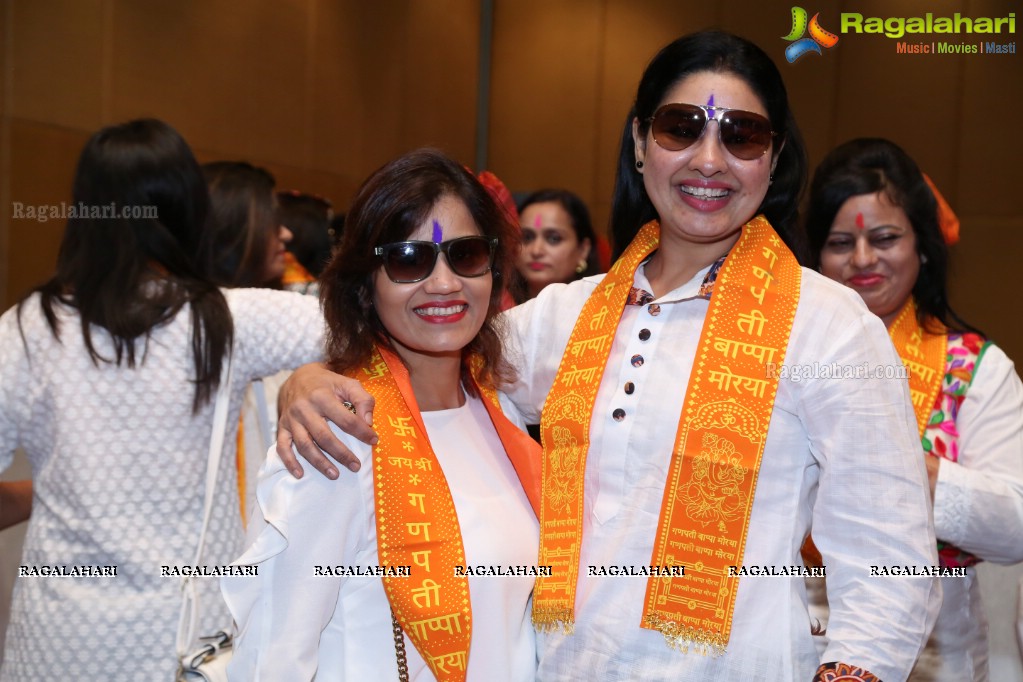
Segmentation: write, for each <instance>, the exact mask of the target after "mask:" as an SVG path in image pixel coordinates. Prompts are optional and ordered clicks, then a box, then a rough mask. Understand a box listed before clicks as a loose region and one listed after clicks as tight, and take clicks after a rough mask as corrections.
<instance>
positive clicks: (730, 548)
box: [533, 216, 801, 653]
mask: <svg viewBox="0 0 1023 682" xmlns="http://www.w3.org/2000/svg"><path fill="white" fill-rule="evenodd" d="M659 239H660V226H659V225H658V223H657V222H656V221H653V222H650V223H648V224H646V225H644V226H643V227H642V228H641V229H640V231H639V233H638V234H637V235H636V238H635V239H633V241H632V243H631V244H630V245H629V247H628V249H626V251H625V253H624V254H623V255H622V257H621V258H620V259H619V260H618V262H617V263H615V265H614V266H613V267H612V268H611V271H610V272H609V273H608V275H607V277H605V278H604V280H603V281H602V282H601V283H600V284H598V285H597V288H596V290H595V291H594V292H593V293H592V294H591V295H590V298H589V299H588V300H587V301H586V304H585V305H584V307H583V310H582V312H581V313H580V315H579V320H578V322H577V323H576V326H575V329H573V331H572V335H571V337H570V338H569V341H568V346H567V348H566V350H565V354H564V356H563V357H562V359H561V366H560V367H559V369H558V374H557V377H556V378H555V381H554V387H553V388H552V390H551V393H550V395H549V396H548V398H547V402H546V404H545V405H544V410H543V417H542V419H541V430H542V434H543V443H544V460H543V504H542V507H541V515H540V561H539V563H540V564H541V565H550V566H552V574H551V576H550V577H542V578H539V579H538V580H537V585H536V588H535V590H534V593H533V622H534V624H535V625H536V627H537V628H539V629H540V630H551V629H556V628H562V629H563V630H564V631H565V632H569V633H570V632H571V631H572V626H573V622H574V617H575V616H574V610H575V598H576V584H577V581H578V574H579V557H580V550H581V545H582V529H583V489H584V486H583V478H584V475H585V471H586V456H587V454H588V452H589V448H590V441H589V438H590V420H591V418H592V412H593V409H594V405H595V403H596V397H597V392H598V390H599V387H600V383H601V379H602V377H603V373H604V369H605V366H606V365H607V362H608V358H609V355H610V352H611V346H612V343H613V340H614V337H615V333H616V331H617V328H618V324H619V321H620V319H621V315H622V312H623V310H624V307H625V303H626V299H627V297H628V294H629V291H630V290H631V288H632V284H633V281H634V279H635V273H636V270H637V269H638V268H639V266H640V264H641V263H642V262H643V261H644V260H645V259H646V257H647V256H649V255H650V254H651V253H652V252H653V251H654V250H655V249H656V248H657V246H658V243H659ZM800 278H801V271H800V268H799V264H798V263H797V262H796V259H795V257H794V256H793V255H792V253H791V252H790V251H789V250H788V248H787V247H786V246H785V245H784V243H783V242H782V241H781V239H780V238H779V237H778V235H777V233H775V231H774V229H773V228H772V227H771V226H770V224H768V222H767V220H766V219H764V217H763V216H757V217H756V218H754V219H753V220H751V221H750V222H749V223H747V224H746V225H745V226H744V227H743V230H742V234H741V236H740V237H739V241H738V242H737V243H736V245H735V246H734V247H733V248H732V250H731V251H730V252H729V254H728V257H727V258H726V259H725V262H724V265H723V266H722V268H721V271H720V273H719V274H718V278H717V281H716V283H715V285H714V293H713V295H712V296H711V299H710V308H709V310H708V311H707V317H706V319H705V320H704V324H703V331H702V332H701V336H700V340H699V344H698V346H697V352H696V357H695V358H694V367H693V371H692V375H691V376H690V379H689V386H688V387H687V389H686V399H685V403H684V406H683V409H682V414H681V416H680V418H679V423H678V430H677V435H676V438H675V443H674V448H673V451H672V458H671V466H670V469H669V473H668V480H667V481H666V484H665V489H664V499H663V501H662V505H661V514H660V520H659V523H658V528H657V534H656V536H655V537H654V543H653V544H654V550H653V555H652V557H651V560H650V563H651V565H652V566H658V567H660V566H668V567H670V566H684V567H685V575H684V576H682V577H667V578H665V577H651V578H649V579H648V581H647V593H646V599H645V604H644V609H643V620H642V623H641V624H640V625H641V627H644V628H649V629H654V630H658V631H660V632H661V633H663V634H664V636H665V639H666V640H667V641H668V643H669V645H671V646H673V647H678V648H682V649H684V650H688V646H689V645H690V644H694V645H696V646H698V647H701V650H706V649H707V648H709V649H711V650H712V651H713V652H715V653H721V652H723V651H724V648H725V646H726V645H727V643H728V638H729V634H730V632H731V623H732V613H733V611H734V609H735V598H736V593H737V587H738V583H737V579H736V578H730V577H728V566H730V565H741V564H742V557H743V551H744V548H745V543H746V532H747V529H748V527H749V518H750V513H751V510H752V504H751V503H752V501H753V496H754V493H755V487H756V480H757V474H758V471H759V464H760V458H761V456H762V455H763V451H764V443H765V441H766V438H767V430H768V427H769V426H770V422H771V413H772V411H773V408H774V398H775V393H776V391H777V386H778V377H779V373H777V372H771V371H769V365H772V366H780V365H781V364H783V363H784V360H785V353H786V349H787V347H788V339H789V334H790V333H791V331H792V321H793V319H794V317H795V312H796V306H797V304H798V301H799V284H800Z"/></svg>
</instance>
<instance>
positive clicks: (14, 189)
mask: <svg viewBox="0 0 1023 682" xmlns="http://www.w3.org/2000/svg"><path fill="white" fill-rule="evenodd" d="M804 4H805V3H804ZM790 6H791V5H790V3H787V2H786V3H781V2H777V3H761V2H755V1H753V0H750V1H749V2H740V1H736V0H733V1H731V2H680V1H679V0H494V28H493V30H494V34H493V35H494V37H493V65H492V70H491V74H490V75H491V97H490V101H489V112H490V115H489V133H490V134H489V145H488V148H487V149H486V150H484V151H485V153H486V154H487V158H488V160H489V162H488V166H489V168H490V169H491V170H493V171H495V172H496V173H498V175H500V176H501V177H502V178H503V179H504V180H505V181H506V182H507V183H508V185H509V186H510V187H511V188H512V189H513V190H528V189H534V188H537V187H540V186H545V185H560V186H565V187H568V188H570V189H572V190H574V191H576V192H577V193H579V194H580V195H581V196H582V197H583V198H584V199H586V200H587V202H589V204H590V206H591V208H592V210H593V212H594V215H595V218H596V221H597V223H598V225H600V226H602V225H604V224H605V223H606V219H607V215H608V209H609V198H610V192H611V186H612V182H613V173H614V161H615V157H616V153H617V146H618V139H619V135H620V132H621V126H622V123H623V121H624V114H625V112H626V111H627V109H628V106H629V103H630V99H631V96H632V94H633V89H634V87H635V83H636V80H637V78H638V76H639V74H640V72H641V71H642V69H643V67H644V65H645V64H646V62H647V61H648V60H649V59H650V57H651V56H652V55H653V53H654V52H655V51H656V49H657V48H658V47H659V46H660V45H662V44H664V43H666V42H668V41H669V40H671V39H673V38H674V37H676V36H677V35H679V34H681V33H684V32H688V31H691V30H695V29H700V28H705V27H711V26H719V27H722V28H726V29H728V30H732V31H735V32H737V33H740V34H742V35H745V36H748V37H750V38H751V39H753V40H754V41H756V42H758V43H759V44H760V45H761V46H763V47H764V48H765V49H766V50H768V52H769V53H770V54H771V55H772V56H774V57H775V58H776V60H777V61H778V63H779V68H780V69H781V70H782V73H783V75H784V76H785V78H786V82H787V84H788V87H789V90H790V96H791V99H792V101H793V106H794V108H795V111H796V114H797V118H798V120H799V121H800V125H801V127H802V130H803V133H804V136H805V137H806V142H807V146H808V149H809V152H810V158H811V162H814V163H815V162H816V161H818V160H819V159H820V158H821V157H822V156H823V155H824V153H825V152H826V151H827V150H828V149H830V148H831V147H832V146H834V145H835V144H837V143H839V142H842V141H844V140H847V139H849V138H851V137H855V136H861V135H882V136H886V137H891V138H892V139H894V140H896V141H897V142H899V143H900V144H902V145H903V146H904V147H906V149H907V150H908V151H909V152H910V153H911V154H912V155H913V156H914V157H915V158H916V159H917V160H918V162H919V163H920V165H921V166H922V167H923V168H924V169H925V170H926V172H928V173H929V174H930V175H931V176H932V177H933V178H934V180H935V181H936V182H937V184H938V186H939V187H940V188H941V189H942V191H943V192H944V193H945V195H946V197H947V198H948V200H949V202H950V203H951V204H952V206H953V207H955V209H956V210H957V211H958V212H959V215H960V217H961V219H962V222H963V239H962V242H961V244H960V245H959V246H957V247H956V248H955V249H954V250H953V251H954V260H953V263H954V273H953V274H954V280H953V300H954V302H955V303H956V305H957V306H958V307H959V308H960V309H961V310H962V312H963V314H964V315H965V316H966V317H967V318H968V319H969V320H970V321H972V322H974V323H975V324H977V325H978V326H981V327H982V328H984V329H985V330H987V331H988V332H989V333H990V334H991V335H992V336H993V337H994V338H995V339H997V340H998V341H999V342H1000V343H1001V344H1002V345H1003V346H1004V347H1005V348H1006V350H1007V351H1008V352H1009V354H1010V356H1014V357H1016V358H1020V357H1023V322H1021V321H1020V320H1019V319H1018V316H1012V315H1007V314H1005V310H1004V306H1005V305H1006V304H1011V299H1010V298H1008V297H1006V296H1004V295H994V296H992V295H990V294H991V293H992V292H996V293H997V292H1004V290H1005V289H1008V290H1009V291H1010V292H1011V291H1012V290H1013V289H1014V288H1015V287H1017V286H1019V283H1020V279H1019V276H1018V275H1017V274H1016V269H1015V263H1016V259H1017V254H1019V253H1021V252H1023V209H1021V208H1020V202H1019V201H1018V198H1017V197H1016V196H1015V192H1016V191H1017V187H1018V186H1019V184H1020V180H1021V179H1023V178H1021V175H1023V174H1021V172H1020V170H1019V168H1020V159H1023V135H1020V134H1019V133H1018V132H1016V131H1015V130H1014V128H1013V126H1014V125H1018V123H1017V122H1018V120H1019V114H1018V113H1017V114H1013V113H1011V112H1013V111H1015V112H1019V111H1023V88H1021V87H1020V84H1021V83H1023V61H1021V60H1023V57H1020V56H1019V55H968V56H952V55H920V56H911V55H897V54H896V53H895V41H893V40H890V39H888V38H885V37H883V36H867V35H861V36H852V35H846V36H844V37H843V38H842V40H841V41H840V43H839V45H838V46H836V47H835V48H834V49H832V50H829V51H825V54H824V55H822V56H816V55H810V56H807V57H804V58H803V59H801V60H800V61H798V62H796V63H795V64H788V63H786V62H785V60H784V57H783V50H784V47H785V45H786V44H787V43H785V42H784V41H782V40H781V39H780V38H779V36H781V35H784V34H786V33H787V32H788V30H789V27H790V26H789V22H790V19H789V7H790ZM814 9H816V10H819V11H820V12H821V22H822V24H823V25H824V27H825V28H830V29H832V30H836V31H837V29H838V16H839V14H840V13H841V12H843V11H858V12H861V13H862V14H864V15H866V16H899V15H901V16H914V15H921V14H923V13H924V12H926V11H934V12H935V13H938V14H951V13H953V12H956V11H959V12H961V13H962V14H963V15H964V16H975V17H976V16H1005V15H1006V14H1008V12H1010V11H1016V10H1017V9H1018V3H1017V2H1014V1H1010V0H961V1H959V2H955V1H951V0H946V1H943V2H941V3H939V4H935V3H933V2H930V1H929V0H907V1H903V2H883V1H882V0H848V1H846V2H838V1H836V0H822V1H821V2H818V3H817V4H816V5H815V6H814ZM480 13H481V10H480V4H479V2H478V0H378V1H376V2H364V1H363V0H289V1H288V2H282V1H280V0H249V1H248V2H244V3H243V2H238V1H237V0H235V1H231V0H205V1H203V0H177V1H171V0H165V1H157V0H145V1H139V0H5V2H4V4H3V11H2V12H0V35H2V36H3V49H2V50H0V67H2V73H3V82H2V85H3V87H2V88H0V117H2V118H0V141H2V149H0V205H2V206H4V207H5V210H3V211H0V302H2V303H3V304H4V305H5V306H6V305H10V304H11V303H12V302H13V301H15V300H16V299H17V297H18V296H19V295H20V294H21V293H23V292H24V291H25V290H26V289H27V288H29V287H31V286H32V285H33V284H35V283H37V282H39V281H40V280H41V279H42V278H44V277H45V276H46V275H47V273H48V272H49V271H50V268H51V267H52V263H53V260H54V256H55V253H56V248H57V245H58V243H59V239H60V234H61V230H62V227H63V226H62V225H61V224H60V223H59V222H49V223H45V224H41V223H37V222H34V221H28V220H12V219H11V210H9V207H11V206H12V202H22V203H23V204H26V205H28V204H41V203H55V202H60V201H62V200H66V199H68V198H69V187H70V179H71V176H72V173H73V170H74V163H75V159H76V157H77V154H78V152H79V150H80V148H81V146H82V144H83V143H84V141H85V139H86V138H87V136H88V135H89V133H91V132H92V131H93V130H95V129H96V128H97V127H99V126H101V125H103V124H107V123H111V122H116V121H121V120H125V119H128V118H132V117H136V116H143V115H150V116H158V117H160V118H164V119H166V120H167V121H169V122H170V123H171V124H172V125H174V126H176V127H177V128H178V129H179V130H180V131H181V132H182V133H183V134H184V135H185V137H186V139H188V140H189V142H190V143H191V144H192V145H193V147H194V148H195V150H196V153H197V155H198V156H199V157H200V159H201V160H210V159H213V158H245V159H249V160H251V161H253V162H255V163H258V164H262V165H265V166H267V167H268V168H270V169H271V170H272V171H273V172H274V173H275V174H276V175H277V177H278V183H279V185H280V186H281V187H296V188H302V189H306V190H309V191H313V192H317V193H319V194H323V195H326V196H328V197H331V198H332V199H333V200H334V201H335V203H336V204H338V205H339V206H340V207H342V208H343V207H344V206H345V205H346V204H347V202H348V201H349V200H350V198H351V196H352V194H353V193H354V190H355V188H356V187H357V186H358V183H359V182H360V180H361V179H362V178H363V177H365V175H367V174H368V173H369V172H371V171H372V170H373V169H374V168H376V167H377V166H379V165H380V164H381V163H383V162H384V161H386V160H387V159H389V158H391V157H393V156H395V155H397V154H399V153H401V152H403V151H405V150H408V149H411V148H413V147H417V146H421V145H426V144H429V145H436V146H440V147H443V148H445V149H447V150H448V151H449V152H451V153H452V154H454V155H455V156H456V157H458V158H460V159H462V160H464V161H465V162H466V163H468V164H471V163H473V160H474V159H475V158H476V149H475V134H476V127H475V121H476V115H477V103H476V86H477V76H478V74H477V63H478V58H479V50H480V44H479V23H480ZM1019 21H1020V24H1021V25H1023V15H1021V16H1020V17H1019ZM1013 37H1014V36H1009V38H1013ZM1021 47H1023V45H1021ZM1018 308H1020V307H1019V306H1018Z"/></svg>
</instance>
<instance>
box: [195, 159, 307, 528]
mask: <svg viewBox="0 0 1023 682" xmlns="http://www.w3.org/2000/svg"><path fill="white" fill-rule="evenodd" d="M202 170H203V176H204V177H205V178H206V183H207V187H208V188H209V191H210V221H209V224H208V227H207V230H206V233H205V236H204V248H203V251H202V253H203V255H204V256H205V257H206V262H205V267H206V268H207V269H208V270H209V272H210V273H211V276H212V278H213V281H214V282H216V283H217V285H219V286H221V287H230V288H234V287H267V288H271V289H280V288H282V285H283V284H284V281H283V277H284V275H285V274H286V271H287V270H288V262H289V259H290V256H289V254H288V252H287V250H286V248H287V246H288V245H289V244H291V242H292V241H293V234H292V232H291V229H290V228H288V227H287V226H286V225H285V224H284V223H283V222H282V221H281V220H280V218H281V216H280V212H279V211H278V199H277V194H276V193H275V191H274V186H275V185H276V180H275V179H274V176H273V175H272V174H271V173H270V171H268V170H266V169H265V168H260V167H258V166H253V165H252V164H250V163H248V162H246V161H213V162H211V163H207V164H204V165H203V167H202ZM283 288H285V289H288V290H291V291H294V289H292V288H290V287H283ZM301 293H309V292H307V291H303V292H301ZM314 293H315V292H314ZM288 376H289V372H288V371H283V372H280V373H278V374H275V375H273V376H270V377H264V378H263V379H262V380H261V381H259V382H256V383H253V385H252V386H251V387H250V388H249V389H248V390H247V391H246V392H245V397H244V399H243V401H242V408H241V424H240V426H239V429H240V436H239V439H238V452H237V457H236V461H237V470H238V496H239V500H240V501H239V504H240V506H241V511H242V520H243V522H244V521H246V520H247V519H248V514H249V513H250V512H251V510H252V506H253V505H254V504H255V503H256V492H255V488H256V476H257V475H258V473H259V469H260V467H261V466H262V465H263V462H264V460H265V459H266V457H265V455H266V450H267V448H268V447H269V446H270V443H271V442H272V440H273V435H272V430H273V429H272V424H274V423H275V422H276V421H277V409H276V407H277V391H278V389H279V387H280V385H281V383H282V382H283V381H284V380H285V379H287V378H288Z"/></svg>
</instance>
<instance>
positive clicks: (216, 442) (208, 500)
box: [176, 352, 234, 658]
mask: <svg viewBox="0 0 1023 682" xmlns="http://www.w3.org/2000/svg"><path fill="white" fill-rule="evenodd" d="M233 374H234V363H233V362H232V358H231V355H230V352H229V353H228V356H227V358H226V359H225V362H224V366H223V368H222V370H221V373H220V385H219V386H218V387H217V402H216V405H215V406H214V408H213V432H212V433H211V434H210V451H209V455H208V457H207V462H206V494H205V499H204V502H203V515H202V527H201V529H200V531H199V544H198V545H197V546H196V549H195V561H193V562H192V565H193V566H199V565H201V564H200V562H201V561H202V552H203V548H204V546H205V544H206V531H207V530H208V529H209V525H210V517H211V516H212V514H213V497H214V495H215V494H216V487H217V472H218V470H219V468H220V456H221V454H222V453H223V450H224V437H225V431H226V430H227V412H228V407H229V403H230V401H231V379H232V377H233ZM181 591H182V593H183V596H182V600H181V616H180V618H179V619H178V638H177V645H176V649H177V653H178V657H179V658H180V657H181V656H184V655H186V654H187V653H188V647H190V646H191V644H192V639H193V637H194V636H195V631H196V629H197V627H198V624H199V603H198V602H199V594H198V590H197V589H196V584H195V578H194V577H193V576H191V575H187V576H185V577H184V580H183V581H182V583H181Z"/></svg>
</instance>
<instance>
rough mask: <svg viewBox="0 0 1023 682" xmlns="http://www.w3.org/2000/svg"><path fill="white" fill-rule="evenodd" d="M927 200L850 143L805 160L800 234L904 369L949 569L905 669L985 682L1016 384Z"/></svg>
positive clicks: (872, 147) (899, 172) (1019, 426)
mask: <svg viewBox="0 0 1023 682" xmlns="http://www.w3.org/2000/svg"><path fill="white" fill-rule="evenodd" d="M938 196H939V195H937V193H936V191H935V190H933V189H932V187H931V186H929V183H928V181H927V179H926V177H925V176H924V175H923V173H921V172H920V169H919V168H918V167H917V165H916V163H915V162H914V161H913V159H912V158H910V156H909V155H908V154H907V153H906V152H905V151H904V150H903V149H902V148H900V147H899V146H898V145H896V144H895V143H893V142H890V141H888V140H884V139H876V138H861V139H857V140H852V141H850V142H847V143H845V144H843V145H840V146H839V147H837V148H835V149H834V150H832V151H831V153H829V154H828V155H827V156H826V157H825V158H824V160H823V161H821V164H820V166H818V167H817V171H816V173H815V175H814V180H813V184H812V185H811V191H810V204H809V211H808V215H807V234H808V236H809V241H810V244H811V246H812V249H813V254H814V263H815V265H816V266H817V267H818V268H819V269H820V271H821V272H822V273H823V274H824V275H825V276H827V277H830V278H832V279H834V280H835V281H837V282H841V283H842V284H845V285H846V286H848V287H850V288H852V289H854V290H855V291H856V292H857V293H858V294H859V295H860V296H861V297H862V298H863V300H864V302H865V303H866V304H867V307H868V308H870V311H871V312H872V313H874V314H875V315H877V316H878V317H880V318H881V319H882V321H884V323H885V326H886V327H887V328H888V333H889V335H890V336H891V338H892V342H893V343H894V344H895V348H896V350H897V351H898V352H899V356H900V357H901V358H902V360H903V362H905V363H906V366H907V367H908V368H910V370H911V372H910V375H909V386H910V393H911V396H912V398H913V406H914V411H915V414H916V421H917V428H918V434H919V436H920V442H921V446H922V447H921V450H922V452H923V454H924V457H923V460H924V461H925V462H926V465H927V473H928V478H929V481H930V491H931V496H932V498H933V503H934V526H935V534H936V535H937V538H938V561H939V563H940V565H941V566H943V567H949V568H955V569H958V570H959V571H960V573H961V574H960V575H956V576H949V577H945V578H942V589H943V592H944V595H943V599H942V604H941V612H940V614H939V616H938V621H937V623H936V624H935V627H934V632H933V633H932V634H931V637H930V639H929V640H928V642H927V648H926V649H925V650H924V652H923V654H922V655H921V656H920V660H919V661H918V662H917V665H916V667H915V668H914V670H913V674H912V675H911V676H910V679H912V680H945V681H947V682H959V681H960V680H987V679H989V676H990V673H989V669H988V668H989V666H988V631H987V630H988V628H987V619H986V617H985V615H984V608H983V603H982V601H981V594H980V585H979V584H978V575H977V571H976V569H975V568H974V566H976V565H977V564H978V563H980V562H981V561H991V562H995V563H1001V564H1011V563H1015V562H1018V561H1023V383H1021V382H1020V379H1019V376H1017V374H1016V372H1015V370H1014V369H1013V365H1012V361H1011V360H1010V359H1009V358H1007V357H1006V355H1005V353H1004V352H1003V351H1002V350H1001V349H1000V348H999V347H998V346H996V345H995V344H994V343H993V342H991V341H990V340H989V339H987V338H986V337H985V336H984V335H983V334H982V333H981V332H980V331H979V330H977V329H975V328H973V327H971V326H970V325H969V324H967V323H965V322H963V321H962V320H961V319H960V318H959V316H958V315H956V313H955V312H954V311H953V310H952V308H951V306H950V304H949V297H948V282H947V278H948V245H949V244H953V243H955V241H957V240H958V229H959V221H958V219H957V218H956V217H955V214H954V213H952V209H951V208H950V207H949V206H948V205H947V204H946V203H944V200H943V199H941V200H939V199H938V198H937V197H938ZM822 620H826V617H825V618H823V619H822ZM828 630H830V628H828ZM826 635H830V632H827V633H826Z"/></svg>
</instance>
